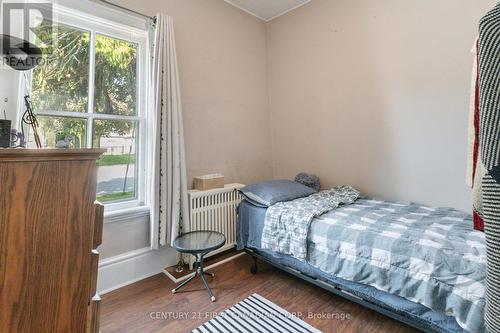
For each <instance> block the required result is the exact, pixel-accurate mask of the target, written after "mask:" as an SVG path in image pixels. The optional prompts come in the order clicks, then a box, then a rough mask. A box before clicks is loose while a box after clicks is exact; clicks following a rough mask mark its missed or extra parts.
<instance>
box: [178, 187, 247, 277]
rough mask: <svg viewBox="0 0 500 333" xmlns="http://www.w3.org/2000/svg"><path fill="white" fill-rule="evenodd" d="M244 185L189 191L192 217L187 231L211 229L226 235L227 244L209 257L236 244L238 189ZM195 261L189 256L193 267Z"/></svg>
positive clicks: (239, 198)
mask: <svg viewBox="0 0 500 333" xmlns="http://www.w3.org/2000/svg"><path fill="white" fill-rule="evenodd" d="M243 186H245V185H242V184H228V185H225V187H224V188H217V189H213V190H208V191H197V190H191V191H189V192H188V198H189V216H190V219H189V226H188V230H187V231H188V232H189V231H198V230H211V231H218V232H221V233H223V234H224V236H226V244H225V245H224V246H223V247H222V248H220V249H219V250H216V251H213V252H211V253H210V255H207V257H209V256H212V255H215V254H217V253H220V252H224V251H226V250H229V249H231V248H234V246H235V245H236V218H237V216H236V207H237V206H238V204H239V203H240V201H241V195H240V193H239V192H238V189H240V188H242V187H243ZM194 261H195V259H194V257H193V256H189V258H188V263H189V267H190V268H191V269H192V267H193V263H194Z"/></svg>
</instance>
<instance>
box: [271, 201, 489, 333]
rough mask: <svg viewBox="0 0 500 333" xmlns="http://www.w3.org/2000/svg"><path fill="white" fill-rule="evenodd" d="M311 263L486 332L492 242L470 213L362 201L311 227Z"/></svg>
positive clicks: (471, 329)
mask: <svg viewBox="0 0 500 333" xmlns="http://www.w3.org/2000/svg"><path fill="white" fill-rule="evenodd" d="M289 214H290V212H289ZM267 223H268V217H267V216H266V222H265V224H266V225H267ZM264 237H265V235H263V239H264ZM306 260H307V261H308V262H309V263H310V264H311V265H312V266H314V267H316V268H318V269H321V270H322V271H324V272H326V273H329V274H332V275H335V276H337V277H340V278H343V279H346V280H350V281H355V282H359V283H363V284H367V285H371V286H373V287H376V288H377V289H379V290H383V291H386V292H389V293H391V294H395V295H398V296H401V297H404V298H406V299H409V300H411V301H414V302H417V303H420V304H423V305H425V306H427V307H428V308H430V309H432V310H434V311H438V312H441V313H444V314H446V315H448V316H453V317H455V318H456V320H457V322H458V324H459V325H460V326H461V327H463V328H464V329H465V330H467V331H469V332H473V333H476V332H484V330H485V328H484V310H485V285H486V282H485V281H486V246H485V239H484V235H483V233H480V232H477V231H474V230H473V228H472V221H471V217H470V216H469V215H467V214H465V213H462V212H459V211H457V210H454V209H451V208H433V207H425V206H422V205H418V204H400V203H391V202H382V201H375V200H368V199H358V200H357V201H356V202H355V203H354V204H351V205H345V206H340V207H338V208H336V209H333V210H330V211H329V212H327V213H325V214H323V215H321V216H319V217H316V218H314V219H313V220H312V221H311V223H310V228H309V232H308V233H307V258H306Z"/></svg>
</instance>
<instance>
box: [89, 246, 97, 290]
mask: <svg viewBox="0 0 500 333" xmlns="http://www.w3.org/2000/svg"><path fill="white" fill-rule="evenodd" d="M98 270H99V252H97V250H92V262H91V266H90V290H89V299H92V297H94V295H95V294H96V292H97V271H98Z"/></svg>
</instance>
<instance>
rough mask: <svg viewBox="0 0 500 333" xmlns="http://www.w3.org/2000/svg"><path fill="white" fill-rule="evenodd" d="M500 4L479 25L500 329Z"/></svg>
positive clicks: (494, 305) (492, 317)
mask: <svg viewBox="0 0 500 333" xmlns="http://www.w3.org/2000/svg"><path fill="white" fill-rule="evenodd" d="M499 41H500V4H498V5H496V6H495V8H494V9H493V10H491V11H490V12H488V13H487V14H486V16H484V17H483V18H482V19H481V22H480V26H479V49H478V51H479V69H478V72H479V81H478V82H479V85H478V87H479V155H480V163H478V167H484V170H485V173H484V176H483V177H482V178H481V186H482V187H481V192H482V203H481V204H482V211H483V217H484V230H485V234H486V248H487V267H488V274H487V297H486V298H487V304H486V315H485V320H486V327H487V328H488V330H489V332H490V333H500V320H499V318H500V108H499V107H500V43H499Z"/></svg>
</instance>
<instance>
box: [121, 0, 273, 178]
mask: <svg viewBox="0 0 500 333" xmlns="http://www.w3.org/2000/svg"><path fill="white" fill-rule="evenodd" d="M113 2H115V3H117V4H120V5H123V6H125V7H127V8H132V9H134V10H137V11H140V12H143V13H146V14H148V15H154V14H156V13H157V12H163V13H166V14H168V15H170V16H172V17H173V19H174V28H175V35H176V47H177V55H178V59H179V71H180V81H181V90H182V104H183V108H184V128H185V138H186V155H187V167H188V177H189V179H191V178H192V177H193V176H196V175H201V174H206V173H211V172H222V173H223V174H224V175H225V176H226V180H227V182H242V183H249V182H254V181H258V180H262V179H268V178H270V177H271V176H272V164H271V144H270V142H271V139H270V125H269V112H268V95H267V94H268V89H267V61H266V26H265V24H264V22H262V21H260V20H259V19H257V18H255V17H253V16H250V15H248V14H246V13H244V12H242V11H241V10H238V9H237V8H235V7H233V6H231V5H229V4H227V3H225V2H224V1H222V0H161V1H160V0H158V1H136V0H114V1H113Z"/></svg>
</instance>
